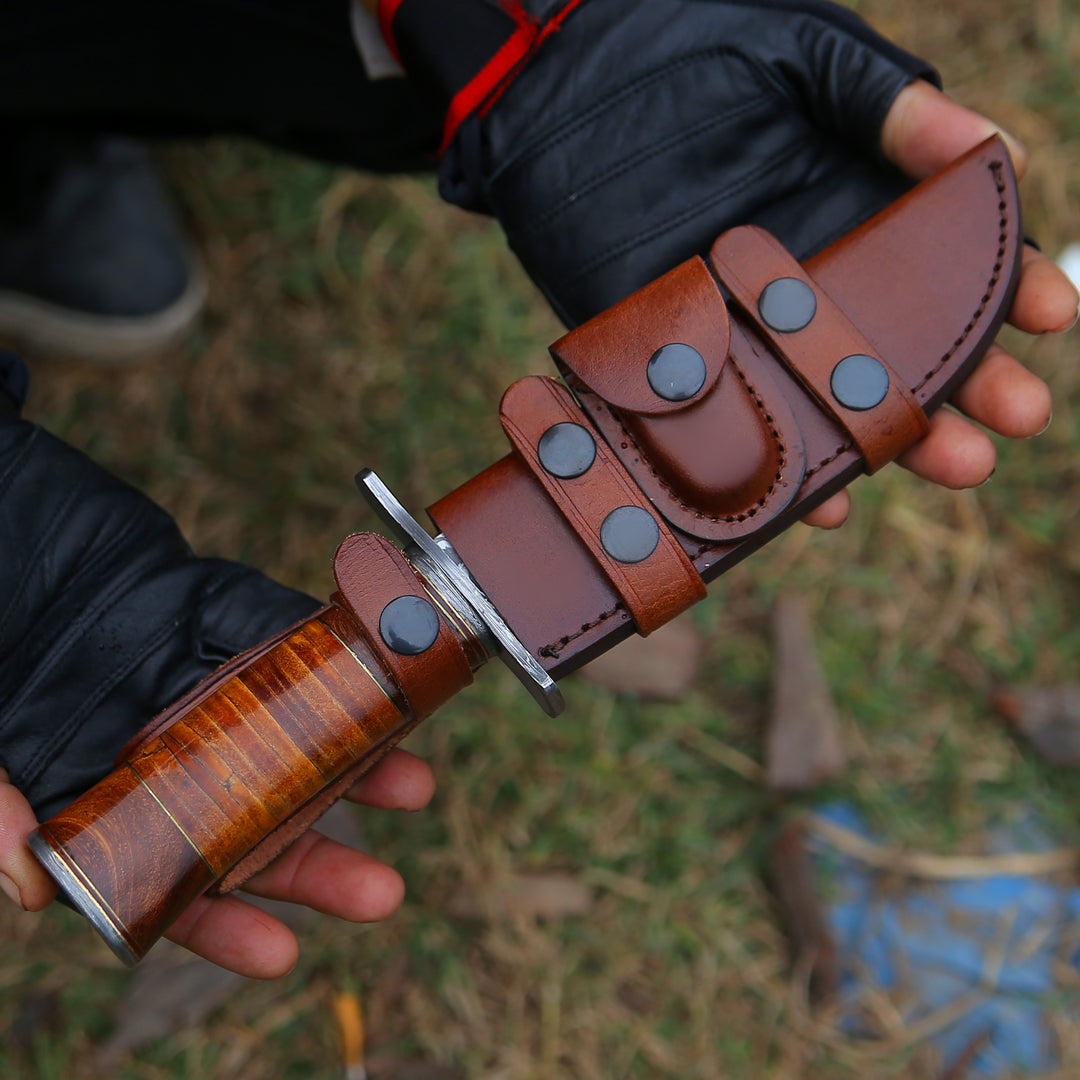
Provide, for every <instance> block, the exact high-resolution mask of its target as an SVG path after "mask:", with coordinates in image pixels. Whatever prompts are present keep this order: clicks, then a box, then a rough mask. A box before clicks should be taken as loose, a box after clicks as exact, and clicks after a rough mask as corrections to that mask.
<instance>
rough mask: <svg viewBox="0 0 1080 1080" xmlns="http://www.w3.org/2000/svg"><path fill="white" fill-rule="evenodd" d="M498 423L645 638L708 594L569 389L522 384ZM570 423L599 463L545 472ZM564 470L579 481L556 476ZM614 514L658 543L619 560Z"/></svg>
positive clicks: (531, 381) (508, 397) (538, 381)
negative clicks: (551, 443) (547, 453)
mask: <svg viewBox="0 0 1080 1080" xmlns="http://www.w3.org/2000/svg"><path fill="white" fill-rule="evenodd" d="M500 419H501V421H502V425H503V430H504V431H505V432H506V435H507V438H509V440H510V442H511V444H512V445H513V447H514V449H515V450H516V451H517V452H518V453H519V454H520V455H521V457H522V458H523V459H524V461H525V463H526V464H527V465H528V467H529V469H530V470H531V471H532V473H533V475H534V476H535V477H536V479H537V480H538V481H539V483H540V484H541V485H542V486H543V488H544V490H545V491H546V492H547V494H548V496H549V497H550V499H551V500H552V502H553V503H554V504H555V506H556V507H557V508H558V510H559V512H560V513H561V514H562V515H563V517H564V518H565V519H566V521H567V523H568V524H569V525H570V527H571V528H572V529H573V530H574V532H575V533H576V534H577V536H578V538H579V539H580V540H581V542H582V543H583V544H584V545H585V547H586V548H587V549H588V550H589V552H590V553H591V554H592V555H593V557H594V558H595V559H596V561H597V562H598V563H599V564H600V568H601V569H602V570H603V572H604V574H605V575H606V577H607V578H608V580H609V581H610V582H611V585H612V587H613V588H614V590H615V592H616V593H617V594H618V596H619V599H620V600H621V601H622V603H623V605H624V606H625V607H626V610H627V611H628V612H629V614H630V617H631V618H632V619H633V620H634V624H635V625H636V626H637V629H638V632H639V633H640V634H641V635H642V636H647V635H648V634H651V633H652V632H653V631H654V630H656V629H658V628H659V627H661V626H662V625H663V624H664V623H666V622H669V621H670V620H671V619H673V618H675V616H676V615H678V614H680V613H681V612H683V611H685V610H686V609H687V608H688V607H690V606H691V605H692V604H696V603H697V602H698V601H699V600H701V599H702V598H703V597H704V596H705V583H704V582H703V581H702V580H701V575H700V574H698V572H697V571H696V570H695V569H694V565H693V563H692V562H691V561H690V559H689V557H688V556H687V554H686V552H685V551H684V550H683V548H682V546H681V545H680V544H679V542H678V541H677V540H676V539H675V537H674V535H673V534H672V533H671V531H670V529H669V528H668V527H667V525H666V523H665V522H664V521H663V519H662V518H661V517H660V515H659V514H658V513H657V512H656V510H655V508H654V507H653V506H652V504H651V503H650V502H649V500H648V499H646V498H645V496H644V495H643V494H642V492H641V489H640V488H639V487H638V486H637V485H636V484H635V483H634V481H633V480H632V479H631V478H630V477H629V475H628V474H627V473H626V471H625V470H624V469H623V467H622V465H621V464H620V463H619V461H618V459H617V458H616V456H615V454H614V453H613V452H612V450H611V449H610V448H609V447H608V445H607V444H606V443H605V442H604V440H603V439H602V438H600V437H599V436H598V435H597V434H596V433H595V429H594V428H593V427H592V425H591V424H589V422H588V419H587V418H586V416H585V414H584V413H583V412H582V411H581V409H579V408H578V406H577V404H576V402H575V401H574V399H573V396H572V395H571V394H570V392H569V391H568V390H567V389H566V388H565V387H563V386H561V385H560V384H559V383H557V382H555V380H553V379H548V378H544V377H542V376H538V375H533V376H529V377H527V378H524V379H520V380H519V381H518V382H516V383H514V384H513V385H512V386H511V387H510V389H509V390H507V391H506V393H505V394H504V395H503V400H502V406H501V410H500ZM564 424H565V425H572V426H574V427H575V428H579V429H582V431H581V432H579V433H578V435H579V437H581V438H582V439H584V437H585V436H586V435H587V437H588V438H589V439H591V440H592V441H593V443H594V447H595V457H592V459H591V461H589V459H588V455H586V457H585V459H584V460H583V461H580V463H578V464H577V465H576V466H575V467H572V468H569V469H563V468H559V467H558V466H556V468H555V471H552V469H550V468H548V467H546V466H545V463H544V462H545V460H547V463H548V465H551V460H550V458H548V459H545V457H544V452H543V450H542V449H541V440H542V439H543V438H544V436H545V435H546V434H547V433H548V432H549V431H551V430H552V429H554V428H556V426H557V425H564ZM564 430H565V429H564ZM586 445H587V444H586ZM582 466H584V471H580V472H579V469H581V468H582ZM566 472H570V473H574V474H575V475H570V476H561V475H557V473H566ZM613 513H615V514H616V515H617V516H618V515H619V514H621V515H623V516H625V517H627V518H629V519H630V520H631V521H632V522H633V521H635V520H636V521H638V522H642V523H644V526H645V531H646V534H647V536H649V537H655V545H654V546H652V548H651V550H650V551H649V552H648V553H647V554H645V555H644V556H643V557H641V558H638V557H637V554H632V555H631V561H627V558H626V555H625V553H622V557H618V556H619V555H620V551H619V546H618V544H617V543H613V542H612V539H611V536H610V534H609V533H608V532H607V531H606V530H605V523H607V522H609V520H612V515H613ZM645 515H647V518H648V520H646V517H645ZM616 520H617V517H616ZM650 521H651V522H652V523H654V524H655V526H656V528H655V531H652V525H651V524H650V523H649V522H650ZM651 543H652V540H651V539H650V540H649V542H648V544H646V546H647V547H648V546H649V544H651ZM609 549H610V550H609ZM612 552H614V554H612ZM638 554H639V553H638Z"/></svg>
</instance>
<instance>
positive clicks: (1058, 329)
mask: <svg viewBox="0 0 1080 1080" xmlns="http://www.w3.org/2000/svg"><path fill="white" fill-rule="evenodd" d="M1078 322H1080V307H1078V308H1077V309H1076V314H1075V315H1073V317H1072V318H1071V319H1069V321H1068V322H1063V323H1062V324H1061V325H1060V326H1055V327H1054V328H1053V330H1051V331H1050V333H1051V334H1067V333H1068V332H1069V331H1070V330H1071V329H1072V328H1073V327H1074V326H1075V325H1076V324H1077V323H1078Z"/></svg>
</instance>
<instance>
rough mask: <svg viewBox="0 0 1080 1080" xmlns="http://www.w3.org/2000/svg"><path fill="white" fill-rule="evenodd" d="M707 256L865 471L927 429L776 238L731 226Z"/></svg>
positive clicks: (906, 394) (899, 385)
mask: <svg viewBox="0 0 1080 1080" xmlns="http://www.w3.org/2000/svg"><path fill="white" fill-rule="evenodd" d="M710 261H711V262H712V266H713V269H714V270H715V272H716V274H717V277H718V278H719V279H720V281H721V283H722V284H723V285H724V286H725V287H726V288H727V289H728V291H729V292H730V293H731V296H732V299H733V300H734V301H735V303H736V304H737V305H738V306H739V308H740V309H741V310H742V311H743V313H744V314H745V315H746V316H747V317H748V318H749V319H750V320H751V321H752V322H753V324H754V326H755V327H756V328H757V329H758V330H759V332H760V333H761V334H762V335H764V337H765V339H766V340H767V341H768V342H769V344H770V345H771V346H772V348H773V349H774V350H775V351H776V353H777V355H778V356H779V357H780V358H781V359H782V360H783V361H784V363H785V364H786V365H787V367H788V368H789V369H790V371H791V372H792V374H793V375H795V376H796V377H797V378H798V379H799V381H800V382H801V383H802V384H803V386H804V387H805V388H806V389H807V390H808V391H809V392H810V393H811V394H812V395H813V396H814V398H816V399H817V401H818V403H819V404H820V405H821V407H822V408H823V409H824V410H825V412H826V413H827V414H828V415H829V416H831V417H832V418H833V419H835V420H836V422H837V423H838V424H840V426H841V427H843V428H844V430H845V431H847V433H848V434H849V435H850V436H851V438H852V440H853V441H854V443H855V445H856V446H857V447H858V448H859V451H860V453H861V454H862V456H863V459H864V460H865V462H866V471H867V472H868V473H873V472H876V471H877V470H878V469H880V468H881V467H882V466H883V465H885V464H887V463H888V462H890V461H892V460H893V458H895V457H896V456H897V455H898V454H900V453H901V452H902V451H904V450H906V449H907V448H908V447H909V446H911V445H912V444H914V443H916V442H918V441H919V439H921V438H922V437H923V436H924V435H925V434H926V433H927V431H929V429H930V425H929V421H928V419H927V417H926V414H925V413H924V412H923V410H922V407H921V406H920V405H919V403H918V402H917V401H916V400H915V396H914V395H913V394H912V393H911V391H910V390H909V389H908V387H907V385H906V383H905V381H904V380H903V379H902V378H901V377H900V376H899V375H897V374H896V372H895V371H893V369H892V368H891V367H890V366H889V364H888V362H887V361H886V360H885V358H884V357H883V356H882V355H881V354H880V352H879V351H878V350H877V349H875V348H874V346H873V345H872V344H871V343H870V342H869V341H868V340H867V339H866V338H865V337H864V336H863V334H862V333H861V332H860V331H859V330H858V329H857V327H856V326H855V325H854V324H853V323H852V322H851V320H850V319H849V318H848V317H847V316H846V315H845V314H844V313H843V311H842V310H841V309H840V308H839V306H837V304H836V303H834V302H833V300H832V299H831V298H830V297H829V295H828V293H826V292H825V290H824V289H823V288H822V287H821V286H820V285H819V284H818V283H817V282H816V281H814V279H813V278H812V277H811V276H810V275H809V274H808V273H807V272H806V271H805V270H804V269H803V268H802V266H800V264H799V263H798V262H797V261H796V259H795V258H794V257H793V256H792V255H791V254H790V253H789V252H788V251H787V250H786V249H785V248H784V247H783V245H782V244H781V243H780V242H779V241H778V240H776V239H775V237H773V236H771V235H770V234H769V233H767V232H766V231H765V230H764V229H760V228H758V227H756V226H753V225H743V226H740V227H738V228H735V229H730V230H729V231H728V232H726V233H724V234H723V236H721V237H720V238H719V239H718V240H717V241H716V243H715V244H714V245H713V249H712V252H711V255H710ZM887 301H888V297H883V298H882V302H883V303H887Z"/></svg>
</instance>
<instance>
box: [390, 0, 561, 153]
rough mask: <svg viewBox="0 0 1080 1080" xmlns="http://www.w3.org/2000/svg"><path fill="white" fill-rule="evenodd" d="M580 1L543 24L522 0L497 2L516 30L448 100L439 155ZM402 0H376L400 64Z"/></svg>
mask: <svg viewBox="0 0 1080 1080" xmlns="http://www.w3.org/2000/svg"><path fill="white" fill-rule="evenodd" d="M581 2H582V0H567V3H566V4H565V5H564V6H563V8H562V9H561V10H560V11H559V12H558V14H556V15H553V16H552V17H551V18H550V19H548V21H547V22H545V23H540V22H538V21H537V20H536V19H534V18H533V17H532V16H531V15H530V14H529V13H528V12H527V11H526V10H525V8H524V7H522V5H521V0H500V3H501V5H502V7H503V8H504V9H505V11H506V13H507V14H508V15H509V16H510V17H511V18H512V19H513V20H514V22H516V23H517V29H516V30H515V31H514V33H513V34H511V36H510V38H509V39H508V40H507V41H506V42H505V44H504V45H503V46H502V47H501V48H500V49H499V51H498V52H496V53H495V55H494V56H493V57H492V58H491V59H490V60H489V61H488V62H487V63H486V64H485V65H484V66H483V67H482V68H481V69H480V70H479V71H478V72H477V73H476V74H475V75H474V76H473V77H472V79H470V80H469V82H467V83H466V84H465V85H464V86H463V87H462V88H461V89H460V90H459V91H458V92H457V93H456V94H455V95H454V96H453V97H452V98H451V99H450V107H449V108H448V109H447V111H446V121H445V123H444V125H443V138H442V145H441V146H440V147H439V153H440V154H442V152H443V151H444V150H445V149H446V148H447V146H449V145H450V140H451V139H453V137H454V133H455V132H456V131H457V129H458V128H459V127H460V126H461V123H462V121H463V120H464V119H465V118H466V117H467V116H469V115H470V114H471V113H473V112H474V111H475V110H477V109H482V110H483V111H484V112H486V111H487V110H488V109H490V108H491V106H492V105H494V104H495V102H496V101H497V100H498V98H499V95H500V94H501V93H502V92H503V91H504V90H505V89H506V87H507V86H508V85H509V84H510V82H511V80H512V79H513V77H514V75H516V74H517V72H518V70H519V69H520V68H521V67H522V66H523V65H524V64H525V62H526V61H527V60H528V59H529V58H530V57H531V56H532V55H533V53H535V52H536V50H537V49H538V48H540V46H541V45H542V44H543V42H544V40H545V38H547V37H548V36H549V35H550V34H553V33H555V32H556V31H557V30H558V29H559V28H560V27H561V26H562V23H563V20H564V19H565V18H566V17H567V16H568V15H569V14H570V12H571V11H573V10H574V8H576V7H577V6H578V4H580V3H581ZM402 3H403V0H379V9H378V10H379V28H380V30H381V31H382V35H383V37H384V38H385V39H386V44H387V45H388V46H389V47H390V51H391V52H392V53H393V54H394V57H395V58H396V59H397V61H398V62H399V63H400V62H401V56H400V54H399V53H398V48H397V43H396V42H395V41H394V27H393V23H394V15H395V14H396V13H397V9H398V8H399V7H401V5H402Z"/></svg>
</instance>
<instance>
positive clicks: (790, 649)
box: [765, 595, 847, 791]
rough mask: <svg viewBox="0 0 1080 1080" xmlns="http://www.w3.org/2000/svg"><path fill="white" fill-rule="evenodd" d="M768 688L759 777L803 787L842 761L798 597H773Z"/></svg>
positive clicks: (833, 773)
mask: <svg viewBox="0 0 1080 1080" xmlns="http://www.w3.org/2000/svg"><path fill="white" fill-rule="evenodd" d="M772 636H773V656H774V659H773V689H772V702H771V706H770V711H769V721H768V730H767V735H766V747H765V757H766V762H765V782H766V784H768V786H769V787H770V788H773V789H774V790H780V791H806V790H808V789H810V788H813V787H815V786H816V785H818V784H820V783H822V782H824V781H827V780H833V779H835V778H836V777H838V776H840V775H841V774H842V773H843V771H844V768H845V766H846V765H847V755H846V753H845V751H844V745H843V740H842V737H841V734H840V720H839V717H838V716H837V715H836V707H835V705H834V704H833V700H832V697H831V696H830V694H829V688H828V686H827V684H826V682H825V677H824V675H822V672H821V667H820V665H819V664H818V659H817V655H816V653H815V651H814V637H813V633H812V631H811V629H810V620H809V618H808V617H807V614H806V608H805V606H804V604H803V602H802V600H801V599H800V598H799V597H797V596H794V595H782V596H779V597H777V599H776V601H775V602H774V604H773V609H772Z"/></svg>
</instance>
